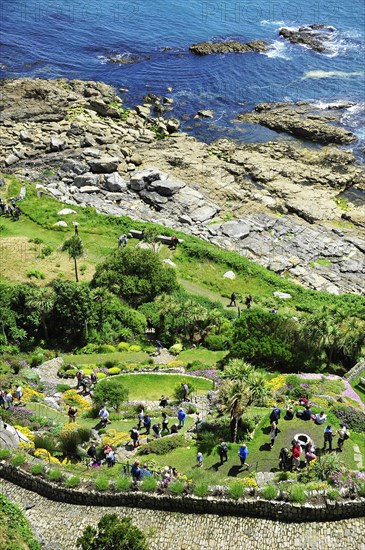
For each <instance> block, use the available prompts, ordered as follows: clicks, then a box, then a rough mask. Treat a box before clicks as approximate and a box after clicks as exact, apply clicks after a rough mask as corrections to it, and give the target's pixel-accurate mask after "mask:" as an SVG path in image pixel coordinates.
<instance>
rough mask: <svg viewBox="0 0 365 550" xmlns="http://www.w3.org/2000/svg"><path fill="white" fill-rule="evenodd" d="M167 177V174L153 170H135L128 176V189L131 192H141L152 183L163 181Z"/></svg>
mask: <svg viewBox="0 0 365 550" xmlns="http://www.w3.org/2000/svg"><path fill="white" fill-rule="evenodd" d="M167 177H168V175H167V174H164V173H162V172H159V171H158V170H155V169H153V168H145V169H144V170H136V171H135V172H133V173H132V174H131V176H130V182H129V183H130V187H131V189H133V191H142V189H145V188H146V187H147V186H148V185H150V184H151V183H152V182H154V181H157V180H158V181H160V182H162V181H164V180H166V179H167Z"/></svg>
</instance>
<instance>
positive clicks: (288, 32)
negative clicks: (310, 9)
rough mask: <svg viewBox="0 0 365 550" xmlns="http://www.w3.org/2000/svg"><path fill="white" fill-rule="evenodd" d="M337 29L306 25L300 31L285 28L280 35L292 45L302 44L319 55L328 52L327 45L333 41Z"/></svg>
mask: <svg viewBox="0 0 365 550" xmlns="http://www.w3.org/2000/svg"><path fill="white" fill-rule="evenodd" d="M335 30H336V29H335V28H334V27H329V26H327V25H306V26H303V27H299V28H298V29H292V28H286V27H283V28H281V29H280V31H279V35H280V36H282V37H283V38H285V39H286V40H289V42H291V43H292V44H302V45H303V46H307V47H309V48H311V49H312V50H314V51H316V52H318V53H324V52H327V51H328V45H327V43H328V42H329V41H330V40H332V38H333V33H334V31H335Z"/></svg>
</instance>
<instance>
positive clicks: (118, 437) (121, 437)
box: [101, 428, 131, 447]
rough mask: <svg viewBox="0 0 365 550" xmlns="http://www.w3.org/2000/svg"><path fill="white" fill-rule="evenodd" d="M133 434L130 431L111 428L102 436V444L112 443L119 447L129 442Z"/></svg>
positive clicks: (111, 444)
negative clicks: (118, 430)
mask: <svg viewBox="0 0 365 550" xmlns="http://www.w3.org/2000/svg"><path fill="white" fill-rule="evenodd" d="M130 439H131V436H130V434H129V433H128V432H117V430H114V429H113V428H109V430H108V431H107V433H106V434H105V435H103V437H102V438H101V442H102V445H103V446H104V445H110V446H111V447H119V445H123V443H128V441H130Z"/></svg>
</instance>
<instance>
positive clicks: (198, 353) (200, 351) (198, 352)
mask: <svg viewBox="0 0 365 550" xmlns="http://www.w3.org/2000/svg"><path fill="white" fill-rule="evenodd" d="M227 353H228V351H210V350H209V349H205V348H197V349H187V350H185V351H182V352H181V353H180V354H179V355H178V357H177V358H176V359H177V360H178V361H184V363H192V362H193V361H200V362H201V363H204V364H206V365H209V366H210V367H213V366H215V365H216V364H217V362H218V361H220V360H221V359H223V357H225V356H226V355H227Z"/></svg>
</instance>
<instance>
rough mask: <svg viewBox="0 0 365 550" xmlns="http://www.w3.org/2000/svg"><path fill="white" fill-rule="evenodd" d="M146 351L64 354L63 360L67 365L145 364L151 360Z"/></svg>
mask: <svg viewBox="0 0 365 550" xmlns="http://www.w3.org/2000/svg"><path fill="white" fill-rule="evenodd" d="M149 357H150V356H149V355H148V353H146V352H144V351H133V352H132V351H130V352H128V351H115V352H112V353H89V354H85V355H72V354H64V355H62V358H63V359H64V361H65V362H66V363H74V364H76V365H87V364H94V363H95V364H97V365H99V364H100V363H105V361H118V362H119V363H143V362H144V361H147V360H148V359H149Z"/></svg>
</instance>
